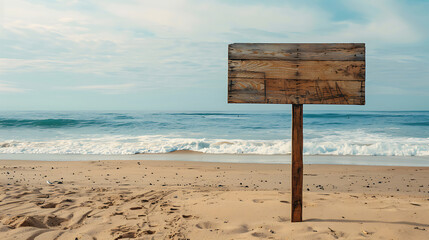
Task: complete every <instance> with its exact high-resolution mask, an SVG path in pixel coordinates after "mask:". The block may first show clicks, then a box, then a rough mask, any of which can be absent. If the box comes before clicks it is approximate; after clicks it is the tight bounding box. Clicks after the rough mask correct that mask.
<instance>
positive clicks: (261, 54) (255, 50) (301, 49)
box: [228, 43, 365, 61]
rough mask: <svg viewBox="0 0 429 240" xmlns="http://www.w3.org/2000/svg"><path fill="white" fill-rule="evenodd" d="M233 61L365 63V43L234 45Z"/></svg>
mask: <svg viewBox="0 0 429 240" xmlns="http://www.w3.org/2000/svg"><path fill="white" fill-rule="evenodd" d="M228 54H229V59H231V60H244V59H247V60H318V61H332V60H338V61H365V44H364V43H234V44H230V45H229V48H228Z"/></svg>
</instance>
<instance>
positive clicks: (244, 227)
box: [229, 224, 250, 234]
mask: <svg viewBox="0 0 429 240" xmlns="http://www.w3.org/2000/svg"><path fill="white" fill-rule="evenodd" d="M229 232H230V233H232V234H240V233H247V232H250V229H249V226H248V225H247V224H243V225H240V226H239V227H238V228H235V229H232V230H231V231H229Z"/></svg>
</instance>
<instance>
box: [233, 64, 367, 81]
mask: <svg viewBox="0 0 429 240" xmlns="http://www.w3.org/2000/svg"><path fill="white" fill-rule="evenodd" d="M228 67H229V68H228V71H229V72H230V76H235V75H242V76H244V75H245V74H248V75H249V76H255V77H257V78H260V77H261V76H262V75H264V76H265V78H267V79H268V78H281V79H302V80H364V79H365V62H364V61H322V62H321V61H261V60H230V61H229V63H228ZM236 72H238V73H236ZM258 73H259V74H258Z"/></svg>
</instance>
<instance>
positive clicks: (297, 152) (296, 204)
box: [291, 104, 303, 222]
mask: <svg viewBox="0 0 429 240" xmlns="http://www.w3.org/2000/svg"><path fill="white" fill-rule="evenodd" d="M302 151H303V107H302V104H293V105H292V167H291V169H292V173H291V175H292V201H291V202H292V203H291V208H292V211H291V221H292V222H302V185H303V160H302Z"/></svg>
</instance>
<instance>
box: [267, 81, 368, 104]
mask: <svg viewBox="0 0 429 240" xmlns="http://www.w3.org/2000/svg"><path fill="white" fill-rule="evenodd" d="M362 83H363V81H302V80H267V81H266V86H265V92H266V103H274V104H353V105H364V104H365V92H364V91H365V89H363V88H362V86H363V85H362Z"/></svg>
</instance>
